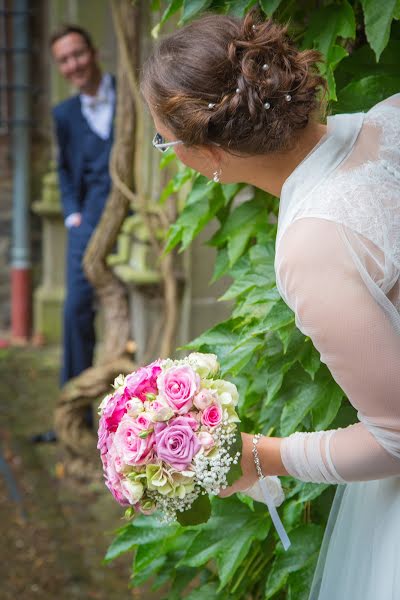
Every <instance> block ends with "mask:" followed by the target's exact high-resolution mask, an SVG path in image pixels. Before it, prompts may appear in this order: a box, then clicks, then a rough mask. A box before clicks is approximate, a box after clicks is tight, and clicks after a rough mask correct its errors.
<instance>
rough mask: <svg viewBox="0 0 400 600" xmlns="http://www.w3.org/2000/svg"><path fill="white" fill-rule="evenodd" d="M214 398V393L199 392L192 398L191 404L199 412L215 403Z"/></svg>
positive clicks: (205, 390) (209, 391)
mask: <svg viewBox="0 0 400 600" xmlns="http://www.w3.org/2000/svg"><path fill="white" fill-rule="evenodd" d="M215 396H216V395H215V393H214V392H212V391H211V390H207V389H204V390H200V391H199V393H198V394H196V396H195V397H194V400H193V404H194V405H195V407H196V408H198V409H199V410H204V409H206V408H207V406H210V404H212V403H213V402H215V400H216V397H215Z"/></svg>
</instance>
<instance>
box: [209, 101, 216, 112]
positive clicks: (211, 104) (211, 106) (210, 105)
mask: <svg viewBox="0 0 400 600" xmlns="http://www.w3.org/2000/svg"><path fill="white" fill-rule="evenodd" d="M214 106H215V103H214V102H210V103H209V104H208V108H209V109H210V110H211V109H212V108H214Z"/></svg>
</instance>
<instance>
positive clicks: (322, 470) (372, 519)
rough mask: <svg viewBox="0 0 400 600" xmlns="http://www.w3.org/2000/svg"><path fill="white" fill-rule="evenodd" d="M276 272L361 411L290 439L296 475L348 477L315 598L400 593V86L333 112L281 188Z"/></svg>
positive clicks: (382, 598) (390, 597) (381, 597)
mask: <svg viewBox="0 0 400 600" xmlns="http://www.w3.org/2000/svg"><path fill="white" fill-rule="evenodd" d="M276 274H277V285H278V288H279V290H280V293H281V295H282V297H283V298H284V299H285V301H286V302H287V304H288V305H289V306H290V307H291V308H292V309H293V311H294V312H295V315H296V323H297V325H298V327H299V329H300V330H301V331H302V332H303V333H304V334H305V335H307V336H309V337H310V338H311V339H312V341H313V343H314V345H315V346H316V348H317V349H318V351H319V352H320V354H321V360H322V361H323V362H324V363H326V365H327V366H328V367H329V369H330V371H331V373H332V375H333V377H334V378H335V380H336V381H337V382H338V384H339V385H340V386H341V388H342V389H343V390H344V392H345V393H346V394H347V396H348V398H349V400H350V402H351V403H352V404H353V406H354V407H355V408H356V409H357V411H358V418H359V423H357V424H355V425H351V426H350V427H347V428H344V429H339V430H332V431H327V432H314V433H300V432H299V433H295V434H293V435H291V436H289V437H287V438H285V439H284V440H283V442H282V450H281V454H282V461H283V464H284V465H285V468H286V470H287V471H288V472H289V473H290V474H291V475H292V476H293V477H296V478H297V479H300V480H302V481H311V482H329V483H335V484H339V486H338V490H337V494H336V498H335V501H334V505H333V507H332V511H331V515H330V520H329V523H328V528H327V532H326V535H325V539H324V544H323V548H322V550H321V555H320V560H319V564H318V567H317V571H316V574H315V577H314V583H313V587H312V590H311V595H310V600H317V599H318V600H399V599H400V314H399V311H400V94H396V95H395V96H392V97H391V98H388V99H387V100H385V101H383V102H381V103H380V104H378V105H376V106H375V107H374V108H372V109H371V110H370V111H369V112H367V113H365V114H364V113H357V114H344V115H336V116H333V117H329V118H328V128H327V134H326V135H325V136H324V137H323V138H322V140H321V141H320V142H319V144H318V145H317V146H316V147H315V148H314V149H313V150H312V152H311V153H310V154H309V155H308V156H307V157H306V158H305V159H304V160H303V161H302V163H301V164H300V165H299V166H298V167H297V168H296V169H295V171H294V172H293V173H292V174H291V175H290V177H289V178H288V179H287V180H286V182H285V184H284V186H283V189H282V194H281V199H280V212H279V223H278V235H277V249H276Z"/></svg>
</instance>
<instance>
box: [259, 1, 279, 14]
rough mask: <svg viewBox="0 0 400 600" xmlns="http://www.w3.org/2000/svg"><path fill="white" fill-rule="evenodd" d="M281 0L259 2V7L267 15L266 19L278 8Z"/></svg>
mask: <svg viewBox="0 0 400 600" xmlns="http://www.w3.org/2000/svg"><path fill="white" fill-rule="evenodd" d="M281 2H282V0H260V6H261V8H262V9H263V11H264V12H265V14H266V15H267V17H271V16H272V15H273V14H274V12H275V11H276V9H277V8H279V5H280V3H281Z"/></svg>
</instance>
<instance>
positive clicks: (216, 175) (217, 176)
mask: <svg viewBox="0 0 400 600" xmlns="http://www.w3.org/2000/svg"><path fill="white" fill-rule="evenodd" d="M221 175H222V171H221V169H218V170H217V171H214V173H213V181H215V183H219V181H220V178H221Z"/></svg>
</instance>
